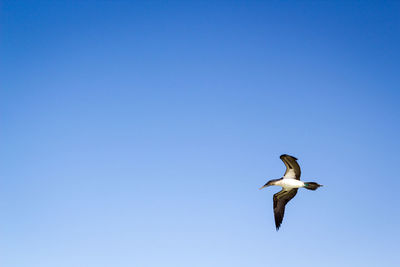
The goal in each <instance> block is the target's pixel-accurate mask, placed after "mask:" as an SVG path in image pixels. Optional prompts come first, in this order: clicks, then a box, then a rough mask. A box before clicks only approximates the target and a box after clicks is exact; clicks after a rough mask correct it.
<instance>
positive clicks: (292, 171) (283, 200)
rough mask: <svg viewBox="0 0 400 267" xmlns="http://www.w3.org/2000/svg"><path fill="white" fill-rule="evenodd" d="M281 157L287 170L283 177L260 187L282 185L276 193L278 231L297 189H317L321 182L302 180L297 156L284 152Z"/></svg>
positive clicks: (275, 207)
mask: <svg viewBox="0 0 400 267" xmlns="http://www.w3.org/2000/svg"><path fill="white" fill-rule="evenodd" d="M280 159H281V160H282V161H283V163H285V166H286V172H285V174H284V175H283V177H282V178H279V179H273V180H271V181H268V182H267V183H266V184H265V185H263V186H262V187H261V188H260V189H263V188H265V187H268V186H271V185H277V186H281V187H282V190H281V191H279V192H278V193H276V194H275V195H274V217H275V227H276V231H278V230H279V227H281V224H282V220H283V216H284V214H285V206H286V204H287V203H288V202H289V201H290V200H291V199H292V198H294V196H295V195H296V194H297V190H298V189H299V188H301V187H304V188H306V189H309V190H317V189H318V188H319V187H320V186H322V185H320V184H317V183H315V182H302V181H300V175H301V170H300V166H299V164H298V163H297V158H295V157H293V156H290V155H286V154H283V155H281V156H280Z"/></svg>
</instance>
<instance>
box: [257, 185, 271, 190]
mask: <svg viewBox="0 0 400 267" xmlns="http://www.w3.org/2000/svg"><path fill="white" fill-rule="evenodd" d="M268 186H269V184H265V185H263V186H261V187H260V188H259V190H261V189H263V188H265V187H268Z"/></svg>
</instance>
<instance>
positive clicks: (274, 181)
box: [260, 179, 279, 190]
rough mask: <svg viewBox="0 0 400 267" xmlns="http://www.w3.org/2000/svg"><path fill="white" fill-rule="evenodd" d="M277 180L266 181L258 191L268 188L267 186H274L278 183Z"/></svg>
mask: <svg viewBox="0 0 400 267" xmlns="http://www.w3.org/2000/svg"><path fill="white" fill-rule="evenodd" d="M278 180H279V179H273V180H270V181H268V182H267V183H266V184H265V185H263V186H261V187H260V190H261V189H263V188H265V187H268V186H271V185H275V183H276V181H278Z"/></svg>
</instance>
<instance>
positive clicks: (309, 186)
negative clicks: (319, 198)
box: [304, 182, 323, 190]
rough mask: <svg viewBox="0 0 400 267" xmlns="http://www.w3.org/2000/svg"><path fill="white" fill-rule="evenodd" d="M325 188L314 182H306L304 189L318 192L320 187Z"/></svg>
mask: <svg viewBox="0 0 400 267" xmlns="http://www.w3.org/2000/svg"><path fill="white" fill-rule="evenodd" d="M320 186H323V185H322V184H317V183H314V182H305V183H304V187H305V188H307V189H308V190H317V189H318V187H320Z"/></svg>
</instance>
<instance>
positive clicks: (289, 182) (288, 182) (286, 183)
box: [275, 177, 304, 191]
mask: <svg viewBox="0 0 400 267" xmlns="http://www.w3.org/2000/svg"><path fill="white" fill-rule="evenodd" d="M275 185H277V186H282V188H283V189H285V190H286V191H288V190H291V189H293V188H300V187H304V182H302V181H299V180H296V179H293V178H285V177H283V179H282V180H279V181H277V182H276V183H275Z"/></svg>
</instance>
